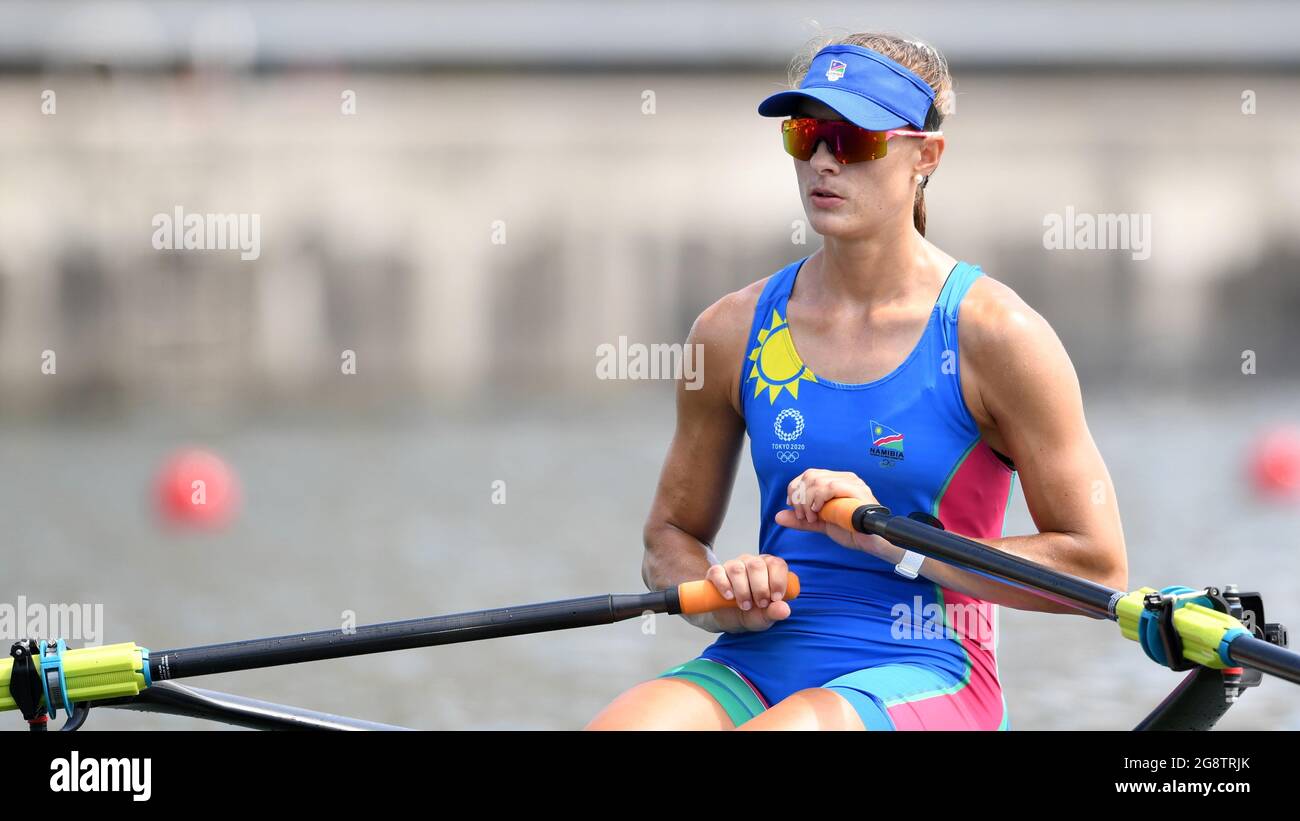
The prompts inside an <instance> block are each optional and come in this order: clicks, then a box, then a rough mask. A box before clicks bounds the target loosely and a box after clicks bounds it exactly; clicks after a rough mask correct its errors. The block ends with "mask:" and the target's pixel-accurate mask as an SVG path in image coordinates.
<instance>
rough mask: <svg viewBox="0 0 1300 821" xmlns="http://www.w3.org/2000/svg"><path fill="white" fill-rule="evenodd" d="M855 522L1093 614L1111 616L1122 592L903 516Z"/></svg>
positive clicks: (863, 528) (904, 544) (870, 517)
mask: <svg viewBox="0 0 1300 821" xmlns="http://www.w3.org/2000/svg"><path fill="white" fill-rule="evenodd" d="M854 526H855V527H856V528H857V529H858V530H861V531H862V532H864V533H874V534H876V535H877V536H883V537H884V538H885V539H887V540H889V541H890V542H893V543H894V544H897V545H899V546H900V547H906V548H908V549H910V550H915V551H917V552H918V553H922V554H924V555H926V556H930V557H931V558H934V559H938V560H939V561H945V562H951V563H953V564H957V565H960V566H961V567H963V568H966V569H970V570H976V571H979V572H981V573H985V574H988V575H991V576H994V577H996V578H999V579H1003V580H1006V581H1011V582H1015V583H1017V584H1018V585H1021V586H1023V587H1024V588H1026V589H1028V590H1030V592H1034V593H1038V594H1039V595H1042V596H1044V597H1045V598H1049V599H1052V600H1053V601H1056V602H1058V603H1060V604H1066V605H1069V606H1071V607H1074V608H1076V609H1079V610H1082V611H1083V612H1085V613H1087V614H1088V615H1091V616H1095V617H1097V618H1102V619H1114V618H1115V613H1114V610H1113V607H1114V602H1115V600H1116V599H1117V598H1118V597H1119V596H1122V595H1123V594H1122V593H1121V592H1120V591H1118V590H1113V589H1111V588H1109V587H1106V586H1105V585H1101V584H1097V583H1096V582H1090V581H1088V580H1087V579H1081V578H1079V577H1078V576H1071V575H1070V574H1068V573H1062V572H1060V571H1058V570H1052V569H1050V568H1046V567H1043V566H1042V565H1039V564H1036V563H1034V562H1032V561H1029V560H1028V559H1023V558H1021V557H1019V556H1013V555H1012V554H1010V553H1005V552H1003V551H1001V550H998V549H996V548H992V547H989V546H988V545H982V544H980V543H979V542H974V541H971V540H970V539H967V538H965V537H963V536H958V535H957V534H955V533H949V532H948V531H946V530H939V529H938V528H935V527H931V526H930V525H927V524H925V523H923V522H918V521H916V520H915V519H910V518H908V517H906V516H894V515H890V514H884V513H865V512H864V513H862V514H860V515H855V517H854Z"/></svg>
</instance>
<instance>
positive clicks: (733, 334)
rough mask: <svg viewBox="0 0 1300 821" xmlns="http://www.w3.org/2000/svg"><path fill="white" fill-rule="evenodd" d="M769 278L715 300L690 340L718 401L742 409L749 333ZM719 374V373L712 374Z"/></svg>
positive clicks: (700, 317) (697, 321)
mask: <svg viewBox="0 0 1300 821" xmlns="http://www.w3.org/2000/svg"><path fill="white" fill-rule="evenodd" d="M768 279H770V277H769V278H765V279H761V280H759V281H758V282H754V283H751V284H750V285H746V286H745V287H744V288H741V289H739V290H737V291H732V292H731V293H729V294H727V295H726V296H724V297H722V298H721V299H719V300H718V301H717V302H714V303H713V304H712V305H710V306H709V307H707V308H705V309H704V311H703V312H702V313H701V314H700V315H699V317H698V318H696V320H695V324H694V325H693V326H691V334H690V337H689V339H688V342H689V343H690V344H692V345H699V346H700V350H701V351H702V353H703V361H704V363H705V373H706V378H705V384H706V385H708V386H711V389H710V391H709V393H711V394H712V395H713V396H715V397H716V401H718V402H725V403H727V404H729V405H730V406H731V407H732V408H733V409H734V410H735V411H736V412H737V414H739V413H740V407H739V398H738V397H739V391H740V379H741V374H740V371H741V364H742V360H743V359H744V347H745V343H746V341H747V339H748V337H749V326H750V323H751V322H752V321H753V317H754V308H755V306H757V305H758V300H759V297H760V296H762V294H763V288H764V286H765V285H766V284H767V280H768ZM714 374H716V375H717V377H714V376H712V375H714Z"/></svg>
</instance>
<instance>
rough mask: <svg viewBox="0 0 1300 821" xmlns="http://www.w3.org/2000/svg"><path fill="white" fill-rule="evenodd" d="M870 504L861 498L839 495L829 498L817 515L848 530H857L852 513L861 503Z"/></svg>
mask: <svg viewBox="0 0 1300 821" xmlns="http://www.w3.org/2000/svg"><path fill="white" fill-rule="evenodd" d="M868 504H871V502H864V501H862V500H861V499H851V498H849V497H847V496H841V497H840V498H838V499H831V500H830V501H829V502H827V503H826V504H824V505H822V509H821V510H820V511H818V513H817V515H818V516H820V517H821V518H822V519H825V520H826V521H828V522H830V523H831V524H833V525H838V526H840V527H842V528H844V529H845V530H848V531H850V532H852V531H854V530H857V528H855V527H854V526H853V514H854V512H856V511H857V509H858V508H860V507H862V506H863V505H868Z"/></svg>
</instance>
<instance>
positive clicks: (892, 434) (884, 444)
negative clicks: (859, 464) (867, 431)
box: [871, 419, 903, 459]
mask: <svg viewBox="0 0 1300 821" xmlns="http://www.w3.org/2000/svg"><path fill="white" fill-rule="evenodd" d="M871 455H872V456H881V457H884V458H885V459H902V458H903V434H901V433H899V432H898V431H896V430H894V429H893V428H891V427H890V426H889V425H882V424H881V423H879V422H877V421H876V420H874V419H872V420H871Z"/></svg>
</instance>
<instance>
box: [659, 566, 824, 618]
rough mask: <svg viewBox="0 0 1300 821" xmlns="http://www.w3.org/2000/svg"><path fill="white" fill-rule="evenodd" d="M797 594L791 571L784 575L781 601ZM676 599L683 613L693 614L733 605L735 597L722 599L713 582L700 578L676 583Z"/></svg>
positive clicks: (795, 579)
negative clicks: (694, 580)
mask: <svg viewBox="0 0 1300 821" xmlns="http://www.w3.org/2000/svg"><path fill="white" fill-rule="evenodd" d="M798 595H799V577H798V576H796V575H795V574H793V573H790V574H788V575H787V576H786V579H785V598H784V599H783V601H789V600H790V599H793V598H795V597H797V596H798ZM677 599H678V601H679V602H680V603H681V607H682V614H683V615H687V616H689V615H693V614H695V613H709V612H712V611H714V610H725V609H726V608H728V607H735V606H736V600H735V599H724V598H722V594H721V593H719V592H718V588H716V587H714V586H713V582H711V581H709V580H708V579H700V580H699V581H697V582H683V583H682V584H679V585H677Z"/></svg>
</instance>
